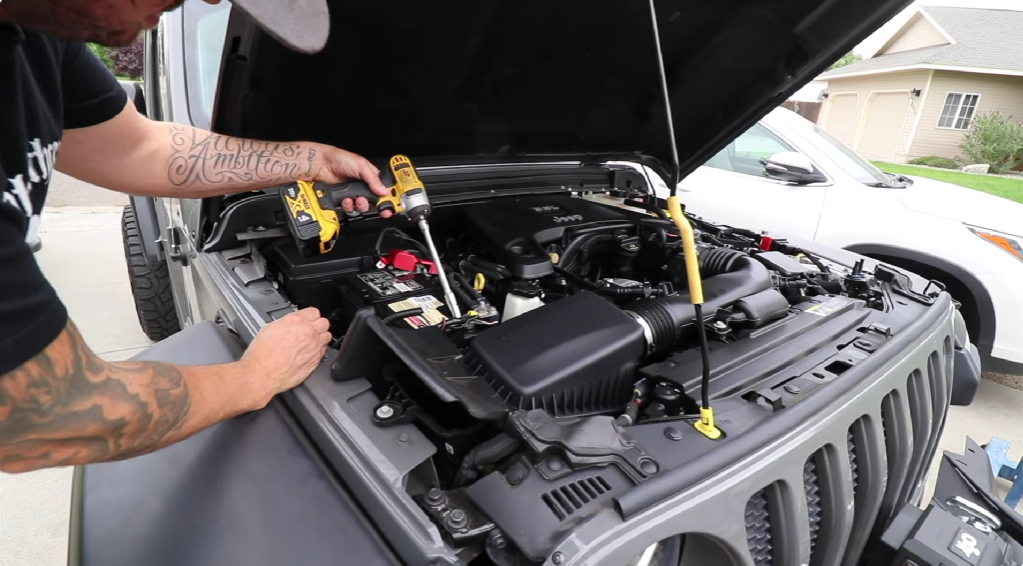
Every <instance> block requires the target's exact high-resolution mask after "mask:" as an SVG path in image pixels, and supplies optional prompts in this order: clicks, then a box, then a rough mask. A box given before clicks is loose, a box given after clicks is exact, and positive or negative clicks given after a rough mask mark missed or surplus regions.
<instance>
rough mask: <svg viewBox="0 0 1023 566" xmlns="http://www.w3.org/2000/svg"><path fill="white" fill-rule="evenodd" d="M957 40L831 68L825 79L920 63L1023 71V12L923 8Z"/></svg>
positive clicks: (825, 74) (823, 75)
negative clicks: (951, 42)
mask: <svg viewBox="0 0 1023 566" xmlns="http://www.w3.org/2000/svg"><path fill="white" fill-rule="evenodd" d="M921 10H922V11H924V12H926V14H927V15H928V16H930V17H931V18H932V19H933V20H934V21H935V22H936V23H937V24H938V25H939V26H941V28H942V29H944V30H945V31H946V32H947V33H948V34H949V35H950V36H952V37H953V38H954V39H955V41H956V43H955V44H952V45H935V46H932V47H923V48H920V49H913V50H911V51H902V52H899V53H888V54H885V55H880V56H877V57H874V58H871V59H865V60H863V61H860V62H857V63H853V64H852V65H847V66H845V67H841V68H838V69H835V70H833V71H828V72H826V73H824V74H822V75H821V76H820V78H821V79H826V78H828V77H832V76H835V75H845V74H848V73H858V72H871V71H881V70H883V69H888V68H900V67H913V66H917V65H947V66H951V67H976V68H982V69H1000V70H1005V71H1013V72H1021V73H1023V12H1017V11H1012V10H985V9H978V8H949V7H938V6H927V7H925V8H921Z"/></svg>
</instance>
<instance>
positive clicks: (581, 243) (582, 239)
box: [558, 234, 614, 269]
mask: <svg viewBox="0 0 1023 566" xmlns="http://www.w3.org/2000/svg"><path fill="white" fill-rule="evenodd" d="M609 241H614V236H612V235H610V234H587V235H585V236H579V237H578V238H576V239H574V240H572V241H571V242H569V244H568V245H567V246H565V251H564V252H563V253H562V254H561V260H560V261H558V265H560V266H562V267H564V268H565V269H571V268H572V267H574V266H575V260H576V257H577V256H578V255H579V254H580V253H581V252H582V250H583V249H584V248H586V247H588V246H590V245H591V244H592V243H593V242H597V243H603V242H609Z"/></svg>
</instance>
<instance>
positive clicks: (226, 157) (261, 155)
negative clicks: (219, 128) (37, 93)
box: [167, 125, 316, 190]
mask: <svg viewBox="0 0 1023 566" xmlns="http://www.w3.org/2000/svg"><path fill="white" fill-rule="evenodd" d="M170 128H171V149H172V152H171V157H170V160H169V163H168V167H167V178H168V180H169V181H170V183H171V184H172V185H174V186H176V187H185V188H196V187H198V188H211V189H221V190H223V189H227V188H230V187H231V186H235V185H259V184H266V185H267V186H270V185H273V184H276V183H284V182H288V181H292V180H295V179H300V178H306V179H308V178H313V176H314V174H315V172H316V171H315V169H316V167H315V160H316V150H315V149H312V148H308V145H305V144H301V143H278V142H261V141H252V140H243V139H240V138H234V137H230V136H222V135H220V134H215V133H212V132H206V131H203V130H198V129H195V128H190V127H186V126H179V125H171V126H170ZM253 188H255V187H253Z"/></svg>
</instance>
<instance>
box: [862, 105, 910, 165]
mask: <svg viewBox="0 0 1023 566" xmlns="http://www.w3.org/2000/svg"><path fill="white" fill-rule="evenodd" d="M908 110H909V95H908V94H907V93H904V92H896V93H884V94H875V95H874V98H873V100H872V101H871V102H870V104H869V105H868V107H867V117H866V124H864V126H863V136H862V137H861V138H860V147H859V148H858V149H857V151H859V153H860V154H861V155H863V156H864V157H867V158H870V159H895V152H896V150H897V149H898V147H899V140H900V139H902V130H903V128H904V127H905V126H906V112H907V111H908Z"/></svg>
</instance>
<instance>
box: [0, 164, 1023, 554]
mask: <svg viewBox="0 0 1023 566" xmlns="http://www.w3.org/2000/svg"><path fill="white" fill-rule="evenodd" d="M62 182H67V183H70V184H68V185H65V186H68V187H70V188H69V189H68V191H69V192H63V193H60V192H58V194H59V195H63V196H59V197H58V198H56V199H55V202H54V201H51V202H50V204H60V203H62V202H65V203H66V202H79V197H80V196H81V195H82V194H85V195H86V197H85V198H86V199H87V201H86V202H88V203H89V204H90V207H89V208H83V207H58V208H50V209H47V210H46V211H45V212H44V214H43V221H42V226H41V229H40V234H41V237H42V240H43V249H42V251H41V252H39V254H37V255H36V259H37V261H38V262H39V264H40V265H41V267H42V269H43V271H44V272H45V273H46V275H47V277H48V278H49V279H50V281H51V282H52V284H53V285H54V287H55V288H56V289H57V292H58V293H59V295H60V297H61V299H62V300H63V301H64V303H65V304H66V305H67V308H68V312H69V313H70V316H71V318H72V319H73V320H74V321H75V324H77V325H78V328H79V329H80V330H81V332H82V335H83V336H84V337H85V340H86V342H87V343H88V344H89V345H90V346H91V347H92V349H93V350H95V351H96V352H97V353H99V354H100V355H101V356H102V357H103V358H105V359H107V360H121V359H126V358H129V357H131V356H132V355H134V354H135V353H137V352H139V351H141V350H142V349H144V348H145V347H146V346H148V345H149V344H150V342H149V340H148V339H147V338H146V337H145V335H144V334H143V333H142V331H141V330H140V329H139V325H138V320H137V318H136V315H135V310H134V305H133V302H132V298H131V291H130V287H129V286H128V279H127V274H126V269H125V266H124V257H123V251H122V247H121V237H120V206H98V205H97V203H102V202H108V203H109V204H113V205H122V204H124V203H125V202H126V200H127V199H126V198H124V197H122V196H120V195H116V194H114V193H109V192H107V191H102V190H100V189H96V188H94V187H89V186H87V185H85V186H84V187H83V186H82V185H77V188H75V187H76V185H75V184H74V183H72V182H71V181H68V180H67V179H65V180H64V181H62ZM55 196H57V195H55ZM103 199H109V200H103ZM1021 409H1023V392H1020V391H1017V390H1015V389H1010V388H1008V387H1005V386H1003V385H999V384H997V383H993V382H990V381H984V382H983V383H982V386H981V390H980V393H979V395H978V396H977V400H976V401H975V403H974V404H973V406H971V407H952V409H951V411H950V413H949V418H948V425H947V428H946V431H945V435H944V437H943V438H942V440H941V448H942V449H946V450H956V451H961V450H962V448H963V441H964V437H965V436H966V435H970V436H973V438H974V439H976V440H977V441H979V442H987V441H988V440H989V439H990V438H991V437H992V436H999V437H1002V438H1005V439H1007V440H1010V441H1011V442H1012V443H1013V451H1012V452H1011V453H1010V456H1012V457H1014V458H1019V457H1020V455H1021V453H1023V427H1020V426H1019V424H1018V423H1019V414H1020V410H1021ZM935 461H936V462H937V460H935ZM71 473H72V472H71V469H69V468H63V469H57V470H45V471H40V472H33V473H29V474H21V475H7V474H2V473H0V566H61V565H63V564H65V563H66V555H67V530H68V517H69V506H70V502H69V496H70V492H71ZM933 483H934V475H933V473H932V476H931V486H930V487H929V488H928V491H927V493H928V497H929V493H930V491H931V490H932V489H933ZM999 483H1000V485H1001V487H1002V489H1003V491H1004V490H1005V489H1006V486H1007V485H1008V484H1007V482H1004V481H1003V480H999ZM1003 495H1004V493H1003Z"/></svg>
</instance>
